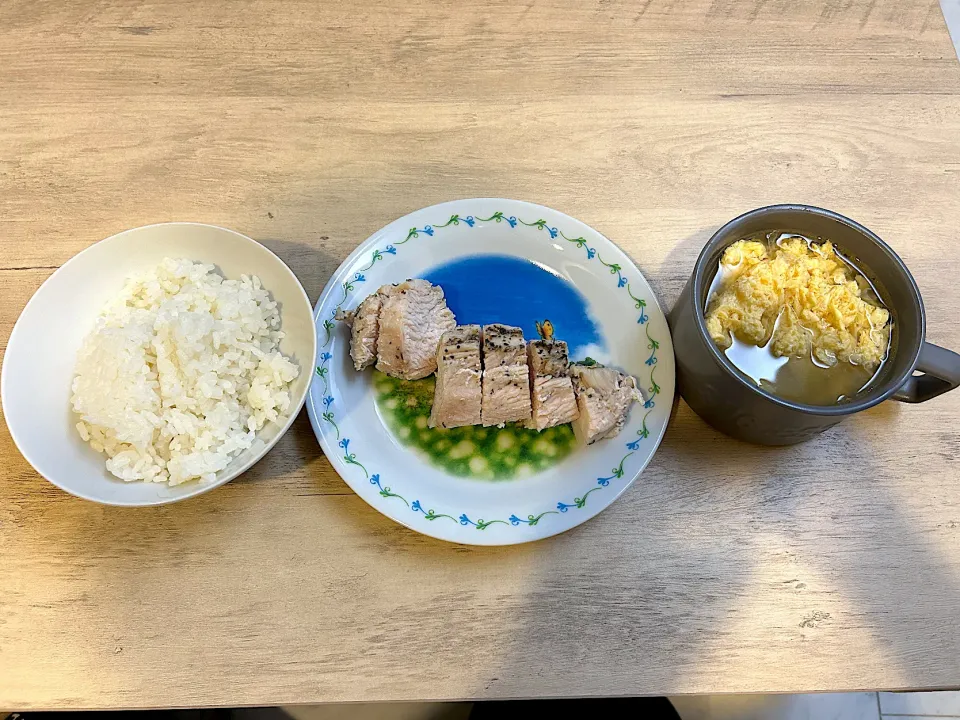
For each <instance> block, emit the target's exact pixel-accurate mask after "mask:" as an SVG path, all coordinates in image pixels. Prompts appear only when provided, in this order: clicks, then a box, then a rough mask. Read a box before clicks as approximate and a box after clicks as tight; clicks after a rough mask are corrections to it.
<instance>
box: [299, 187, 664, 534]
mask: <svg viewBox="0 0 960 720" xmlns="http://www.w3.org/2000/svg"><path fill="white" fill-rule="evenodd" d="M463 203H504V204H510V205H514V206H522V207H523V208H525V209H529V210H536V211H546V212H548V213H550V214H552V215H554V216H555V217H557V218H561V219H563V220H569V221H571V222H573V223H578V224H579V225H582V226H584V227H586V228H588V229H589V230H590V231H591V232H593V233H594V234H596V236H598V237H599V238H602V239H603V240H604V241H606V242H608V243H609V244H610V245H611V246H612V247H614V248H615V249H616V250H618V251H619V252H620V253H621V254H622V255H623V256H624V257H625V258H626V259H627V261H628V262H629V263H630V264H631V266H632V267H631V268H629V269H632V270H635V271H636V273H637V275H639V277H640V278H642V279H643V282H644V283H645V284H646V286H647V287H648V288H649V290H650V297H649V301H650V302H651V303H652V305H653V307H654V308H655V309H656V310H657V311H658V312H659V313H660V316H661V317H662V318H663V320H664V322H663V330H664V333H665V337H664V340H661V343H664V342H665V343H666V344H667V345H668V346H669V347H670V357H671V362H670V366H671V367H670V369H671V376H672V377H673V382H672V385H673V388H672V397H671V398H669V400H670V403H669V407H668V409H667V416H666V418H665V420H664V423H663V425H662V427H661V428H660V430H659V432H658V433H657V435H656V436H654V435H652V434H651V435H650V439H651V441H652V442H651V443H650V444H651V445H652V449H651V450H650V452H649V454H648V455H647V458H646V460H645V461H644V462H643V463H641V464H640V465H639V466H638V467H637V468H636V470H635V471H634V472H633V473H632V476H630V477H629V480H628V481H627V482H625V483H624V484H623V486H622V487H621V488H620V489H619V490H617V491H616V492H615V493H613V494H611V495H608V496H606V501H605V502H604V503H603V504H601V505H597V506H595V507H593V508H590V510H589V511H588V512H587V513H585V514H582V515H577V521H576V522H573V523H570V524H566V525H564V526H562V527H558V528H556V529H551V530H547V531H546V532H543V533H542V534H538V535H536V536H535V537H528V536H521V535H516V536H513V537H507V538H499V537H496V536H491V535H480V536H474V537H475V539H473V538H471V539H466V538H461V537H453V536H451V535H450V534H448V533H444V532H442V531H439V532H438V531H435V530H434V529H433V526H428V527H426V528H420V527H416V526H414V525H413V524H412V523H411V522H408V521H406V520H404V519H402V518H401V517H400V515H399V513H396V514H393V513H390V512H389V511H387V510H385V509H384V508H382V507H379V506H378V505H375V504H374V503H373V502H372V501H371V499H370V498H367V497H366V496H365V495H363V494H362V493H360V492H358V490H357V489H356V488H355V487H354V484H353V483H354V481H353V480H352V479H350V478H348V477H347V474H346V466H345V465H343V462H342V461H341V459H340V457H339V455H340V453H339V451H338V450H337V449H336V448H334V447H332V446H331V444H330V443H328V441H327V440H326V438H325V434H324V432H323V431H322V430H321V427H320V423H319V419H318V414H319V412H320V410H319V409H318V408H317V407H316V406H315V404H314V398H313V393H312V392H310V391H308V393H307V399H306V406H307V414H308V416H309V418H310V425H311V427H312V429H313V432H314V435H315V436H316V438H317V442H318V444H319V445H320V447H321V449H322V450H323V452H324V455H326V457H327V461H328V462H329V463H330V465H331V467H332V468H333V469H334V470H335V471H336V473H337V474H338V475H339V476H340V479H341V480H342V481H343V482H344V484H346V485H347V487H349V488H350V489H351V490H352V491H353V492H354V494H356V495H357V496H358V497H359V498H360V499H361V500H363V501H364V502H365V503H366V504H367V505H369V506H370V507H371V508H373V509H374V510H375V511H377V512H378V513H379V514H380V515H383V516H384V517H386V518H387V519H388V520H391V521H393V522H396V523H398V524H399V525H402V526H404V527H406V528H408V529H410V530H412V531H413V532H415V533H418V534H421V535H426V536H428V537H432V538H435V539H437V540H442V541H445V542H452V543H455V544H461V545H472V546H487V547H497V546H507V545H519V544H524V543H530V542H537V541H539V540H545V539H547V538H549V537H554V536H556V535H559V534H561V533H564V532H567V531H568V530H572V529H573V528H575V527H578V526H580V525H582V524H583V523H585V522H587V521H588V520H591V519H593V518H594V517H596V516H597V515H599V514H600V513H601V512H603V511H604V510H606V509H607V508H608V507H609V506H610V505H612V504H613V503H614V502H616V501H617V500H618V499H619V498H620V497H621V496H622V495H623V494H624V493H625V492H626V491H627V490H628V489H629V488H630V487H631V486H632V485H633V484H634V483H635V482H636V480H637V478H638V477H640V475H641V474H642V473H643V471H644V470H645V469H646V468H647V466H648V465H649V464H650V461H651V460H653V456H654V455H655V454H656V452H657V450H658V449H659V448H660V444H661V443H662V441H663V438H664V435H665V434H666V431H667V427H668V426H669V424H670V419H671V417H672V415H673V408H674V405H675V400H676V367H675V358H674V354H673V338H672V334H671V332H670V326H669V323H668V322H667V320H666V313H665V312H664V311H663V308H662V307H661V306H660V301H659V300H658V299H657V297H656V294H655V293H654V292H653V287H652V286H651V285H650V283H649V281H648V280H647V278H646V276H645V275H644V274H643V272H641V270H640V268H639V267H638V266H637V264H636V261H635V260H634V259H633V257H632V256H631V255H630V254H629V253H627V252H626V251H625V250H624V249H623V248H621V247H620V246H619V245H617V244H616V243H615V242H613V241H612V240H611V239H610V238H608V237H607V236H606V235H604V234H603V233H601V232H600V231H599V230H597V229H596V228H594V227H593V226H591V225H588V224H587V223H585V222H584V221H582V220H578V219H577V218H574V217H572V216H571V215H568V214H566V213H564V212H562V211H560V210H556V209H554V208H551V207H549V206H546V205H541V204H539V203H533V202H529V201H526V200H518V199H512V198H497V197H473V198H459V199H454V200H447V201H444V202H440V203H435V204H433V205H427V206H425V207H422V208H417V209H415V210H411V211H410V212H408V213H406V214H404V215H401V216H399V217H397V218H395V219H393V220H391V221H390V222H388V223H386V224H385V225H383V226H382V227H380V228H378V229H377V230H375V231H374V232H372V233H371V234H370V235H368V236H367V237H366V238H365V239H364V240H363V241H361V242H360V243H359V244H358V245H357V246H356V247H355V248H354V249H353V251H352V252H350V254H349V255H347V257H346V258H344V260H343V261H342V262H341V263H340V264H339V265H338V266H337V268H336V269H335V270H334V271H333V273H332V274H331V275H330V277H329V278H328V280H327V282H326V283H325V284H324V287H323V290H322V291H321V293H320V295H319V296H318V298H317V301H316V303H315V305H314V308H313V316H314V323H315V325H319V323H320V322H321V318H320V311H321V306H322V305H323V304H324V301H325V300H326V299H327V297H328V296H329V294H330V293H331V292H333V291H334V290H335V289H336V288H338V287H340V286H341V285H342V282H341V280H342V278H341V277H340V276H341V275H342V274H344V273H343V271H344V268H345V267H349V266H351V265H353V264H354V263H355V262H356V261H357V260H359V259H360V258H361V257H362V256H364V255H366V254H367V253H368V252H370V250H371V247H372V245H375V244H376V243H377V241H379V240H383V236H384V234H385V233H384V231H385V230H386V229H387V228H389V227H390V226H392V225H395V224H398V223H399V222H401V221H403V220H404V219H405V218H409V217H411V216H413V215H420V214H421V213H425V212H428V211H432V210H437V211H440V210H442V209H444V208H447V209H449V208H451V207H455V206H458V205H461V204H463ZM440 214H441V215H443V213H440ZM453 217H457V218H459V219H460V220H465V218H467V217H469V218H470V222H468V224H469V225H470V226H471V227H472V226H473V218H472V216H461V215H459V214H458V213H454V216H453ZM503 219H504V220H507V218H506V217H503ZM488 220H489V219H488ZM513 220H514V221H515V220H516V218H513ZM498 222H499V220H498ZM521 222H522V221H521ZM448 224H449V223H448ZM524 224H525V225H528V226H536V225H537V223H533V224H531V223H524ZM513 226H514V225H513V224H511V227H513ZM426 227H430V226H425V228H426ZM434 227H440V226H434ZM539 229H543V228H542V227H540V228H539ZM555 230H556V229H555V228H554V229H552V230H551V233H553V232H555ZM415 231H416V228H412V229H411V231H410V233H411V235H413V233H414V232H415ZM420 232H423V230H421V231H420ZM428 234H430V235H432V234H433V233H432V231H431V232H429V233H428ZM413 236H414V237H416V236H415V235H413ZM552 236H553V237H555V235H552ZM407 239H409V236H408V238H407ZM374 249H377V248H374ZM589 258H591V256H589V255H588V259H589ZM601 262H602V261H601ZM604 264H606V263H604ZM614 272H616V271H614ZM345 300H346V298H344V300H343V301H341V304H342V303H343V302H344V301H345ZM638 307H640V306H639V305H638ZM642 314H643V311H642V310H641V315H642ZM317 334H318V344H317V354H316V357H315V361H316V364H317V367H318V368H319V367H320V365H321V364H322V363H321V351H322V348H323V346H321V345H320V344H319V330H318V332H317ZM325 345H326V343H324V346H325ZM328 359H329V358H328ZM319 381H320V378H319V377H318V376H317V374H316V370H315V371H314V376H313V379H312V382H311V384H310V389H311V390H312V389H313V384H314V383H317V382H319ZM664 399H666V398H664ZM348 442H349V441H348ZM338 447H343V446H341V445H338ZM331 453H332V454H331ZM344 453H345V454H346V448H345V447H344ZM626 457H629V454H628V455H626V456H624V458H623V459H621V468H622V463H623V460H624V459H626ZM371 477H372V476H370V475H369V474H368V477H367V481H368V482H372V481H371V479H370V478H371ZM377 477H379V476H377ZM374 484H378V483H374ZM387 490H389V488H387ZM408 507H409V504H408ZM569 507H572V506H569ZM579 509H582V508H579ZM520 523H522V524H527V521H525V520H520ZM464 524H466V523H462V522H461V523H459V524H458V527H459V526H460V525H464ZM513 524H514V525H517V524H519V523H513ZM438 527H443V526H438Z"/></svg>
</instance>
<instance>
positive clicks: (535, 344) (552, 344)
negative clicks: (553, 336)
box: [526, 340, 580, 430]
mask: <svg viewBox="0 0 960 720" xmlns="http://www.w3.org/2000/svg"><path fill="white" fill-rule="evenodd" d="M527 364H528V365H529V368H530V388H531V398H530V400H531V417H530V419H529V420H528V421H527V422H526V426H527V427H528V428H532V429H534V430H545V429H547V428H549V427H553V426H554V425H562V424H563V423H568V422H572V421H573V420H576V419H577V418H578V417H579V416H580V410H579V409H578V407H577V398H576V396H575V395H574V392H573V381H572V380H571V379H570V375H569V372H568V370H567V366H568V365H569V360H568V356H567V344H566V343H565V342H563V341H562V340H533V341H531V342H530V343H529V344H528V345H527Z"/></svg>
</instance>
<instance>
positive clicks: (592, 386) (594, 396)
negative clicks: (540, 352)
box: [570, 365, 643, 445]
mask: <svg viewBox="0 0 960 720" xmlns="http://www.w3.org/2000/svg"><path fill="white" fill-rule="evenodd" d="M570 374H571V376H572V377H573V387H574V391H575V392H576V396H577V407H578V409H579V410H580V417H578V418H577V419H576V420H574V422H573V433H574V435H576V436H577V439H578V440H579V441H580V442H582V443H584V444H586V445H590V444H591V443H593V442H596V441H597V440H600V439H603V438H612V437H616V436H617V435H618V434H619V433H620V430H622V429H623V424H624V422H626V419H627V413H628V412H629V411H630V406H631V405H632V404H633V403H634V401H637V400H639V401H642V400H643V395H642V394H641V393H640V390H639V389H638V388H637V381H636V380H635V379H634V378H632V377H631V376H629V375H625V374H624V373H622V372H619V371H617V370H614V369H613V368H606V367H600V366H596V365H595V366H586V365H571V366H570Z"/></svg>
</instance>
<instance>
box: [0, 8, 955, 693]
mask: <svg viewBox="0 0 960 720" xmlns="http://www.w3.org/2000/svg"><path fill="white" fill-rule="evenodd" d="M473 196H499V197H516V198H521V199H526V200H531V201H535V202H539V203H544V204H547V205H550V206H552V207H555V208H557V209H559V210H562V211H564V212H566V213H569V214H571V215H573V216H575V217H578V218H580V219H582V220H584V221H585V222H587V223H589V224H591V225H592V226H594V227H595V228H597V229H598V230H600V231H601V232H603V233H604V234H606V235H607V236H608V237H610V238H612V239H613V240H614V241H615V242H617V243H619V244H620V245H621V246H622V247H624V248H625V249H626V250H627V251H628V252H629V253H630V254H631V255H632V256H633V257H634V258H635V259H636V260H637V262H638V263H639V265H640V267H641V269H642V270H643V272H644V273H645V274H646V276H647V278H648V279H649V280H650V282H651V284H652V285H653V287H654V289H655V290H656V291H657V293H658V294H659V297H660V300H661V302H662V303H663V304H664V306H665V307H669V306H670V305H671V304H672V302H673V300H674V298H675V297H676V296H677V294H678V293H679V290H680V288H681V286H682V284H683V282H684V281H685V279H686V277H687V276H688V274H689V272H690V270H691V268H692V266H693V262H694V259H695V258H696V255H697V253H698V251H699V249H700V247H701V246H702V244H703V243H704V242H705V241H706V239H707V238H708V237H709V235H710V234H711V233H712V232H713V231H714V230H715V229H716V228H717V227H718V226H719V225H721V224H722V223H723V222H725V221H726V220H728V219H729V218H731V217H733V216H734V215H736V214H739V213H740V212H742V211H745V210H748V209H750V208H753V207H757V206H760V205H764V204H768V203H774V202H804V203H812V204H817V205H822V206H825V207H828V208H831V209H833V210H837V211H839V212H841V213H844V214H846V215H848V216H851V217H853V218H855V219H857V220H859V221H860V222H862V223H864V224H866V225H867V226H868V227H870V228H872V229H874V230H875V231H876V232H878V233H879V234H880V235H881V236H882V237H883V238H884V239H886V240H887V241H888V242H889V243H890V244H891V245H892V246H893V247H894V248H895V249H896V250H897V251H898V252H899V253H900V254H901V256H902V257H903V258H904V260H905V261H906V262H907V264H908V265H909V266H910V268H911V270H912V271H913V273H914V275H915V277H916V279H917V282H918V284H919V286H920V288H921V290H922V292H923V294H924V297H925V300H926V305H927V311H928V338H929V339H930V340H932V341H934V342H938V343H941V344H944V345H946V346H950V347H953V348H954V349H957V348H960V321H958V316H957V309H958V307H960V285H958V283H957V278H958V277H960V254H958V251H960V242H958V233H960V230H958V228H960V66H958V63H957V59H956V56H955V55H954V52H953V49H952V47H951V45H950V41H949V38H948V35H947V31H946V29H945V27H944V23H943V19H942V17H941V15H940V10H939V8H938V5H937V2H936V0H810V1H808V2H798V1H797V0H752V1H750V0H742V1H741V0H687V1H679V0H640V1H639V2H623V1H620V0H599V1H596V2H594V1H590V2H587V1H582V2H580V1H576V0H569V1H566V0H549V1H548V0H526V1H525V2H508V1H506V0H504V1H502V2H496V1H490V2H487V1H481V2H471V3H466V2H464V3H458V2H452V1H447V0H380V1H376V0H363V1H362V2H357V3H347V2H333V1H330V2H306V1H297V0H276V1H275V2H267V1H260V0H238V1H236V2H233V1H230V2H228V1H227V0H205V1H197V2H185V1H180V0H170V1H169V2H141V1H138V0H88V1H80V0H60V1H59V2H38V1H37V0H2V1H0V243H2V246H0V247H2V250H0V297H2V302H0V352H2V349H3V348H5V346H6V339H7V337H8V336H9V332H10V328H11V327H12V325H13V323H14V321H15V320H16V317H17V315H18V313H19V312H20V310H21V309H22V307H23V306H24V304H25V303H26V301H27V299H28V298H29V297H30V295H31V293H33V291H34V290H36V288H37V287H38V286H39V285H40V283H41V282H43V280H44V279H45V278H46V277H47V276H48V275H49V274H50V273H51V272H52V271H53V270H54V269H55V268H56V267H57V266H59V265H60V264H62V263H63V262H65V261H66V260H67V259H68V258H70V257H71V256H72V255H74V254H75V253H76V252H78V251H79V250H81V249H83V248H85V247H87V246H89V245H90V244H91V243H93V242H95V241H97V240H99V239H101V238H103V237H106V236H108V235H111V234H113V233H115V232H117V231H120V230H122V229H125V228H129V227H134V226H137V225H143V224H147V223H152V222H157V221H164V220H197V221H204V222H210V223H216V224H219V225H225V226H228V227H231V228H235V229H237V230H239V231H241V232H244V233H246V234H249V235H251V236H253V237H255V238H257V239H259V240H261V241H262V242H264V243H265V244H266V245H267V246H268V247H270V248H271V249H272V250H274V251H275V252H277V253H278V254H279V255H280V256H281V257H282V258H283V259H284V260H286V261H287V262H288V263H289V264H290V265H291V267H293V268H294V270H295V271H296V272H297V274H298V275H299V276H300V278H301V279H302V281H303V283H304V285H305V286H306V288H307V291H308V292H309V293H310V294H311V296H312V297H314V298H315V297H316V296H317V295H318V293H319V291H320V289H321V287H322V286H323V283H324V282H325V280H326V279H327V278H328V277H329V275H330V274H331V273H332V272H333V270H334V269H335V268H336V266H337V265H338V264H339V263H340V262H341V260H342V259H343V258H345V257H346V255H347V254H348V253H349V252H350V251H351V249H352V248H353V247H355V245H356V244H357V243H358V242H359V241H361V240H362V239H364V238H365V237H366V236H367V235H369V234H370V233H372V232H373V231H375V230H376V229H378V228H379V227H381V226H382V225H384V224H386V223H387V222H389V221H390V220H393V219H394V218H396V217H399V216H401V215H403V214H405V213H407V212H409V211H411V210H414V209H416V208H419V207H422V206H425V205H429V204H432V203H436V202H440V201H443V200H449V199H454V198H458V197H473ZM958 431H960V392H957V393H953V394H950V395H945V396H943V397H940V398H937V399H936V400H933V401H931V402H929V403H927V404H925V405H920V406H911V407H907V406H902V405H897V404H894V403H892V402H888V403H885V404H883V405H881V406H879V407H877V408H875V409H873V410H871V411H868V412H865V413H862V414H861V415H859V416H857V417H855V418H853V419H851V420H849V421H847V422H845V423H844V424H843V425H841V426H839V427H837V428H836V429H834V430H832V431H830V432H828V433H827V434H825V435H824V436H822V437H821V438H820V439H818V440H816V441H813V442H810V443H808V444H806V445H803V446H799V447H792V448H787V449H765V448H758V447H750V446H747V445H743V444H739V443H737V442H734V441H731V440H729V439H726V438H724V437H722V436H720V435H718V434H717V433H716V432H714V431H713V430H712V429H710V428H709V427H707V426H706V425H705V424H704V423H703V422H701V421H700V420H699V419H698V418H697V417H695V416H694V415H693V414H692V413H691V412H690V411H689V409H688V408H686V406H684V405H683V404H682V403H681V404H680V406H679V407H678V409H677V411H676V414H675V417H674V419H673V421H672V424H671V427H670V429H669V430H668V432H667V436H666V439H665V441H664V443H663V445H662V447H661V449H660V451H659V452H658V453H657V455H656V457H655V458H654V460H653V462H652V464H651V465H650V467H649V468H648V469H647V470H646V472H645V473H644V474H643V475H642V476H641V478H640V479H639V480H638V482H637V483H636V484H635V485H634V486H633V488H631V489H630V491H628V492H627V493H626V494H625V495H624V497H623V498H622V499H621V500H620V501H618V502H617V503H616V504H614V505H613V506H612V507H611V508H610V509H609V510H607V511H606V512H604V513H603V514H602V515H601V516H599V517H598V518H596V519H595V520H593V521H591V522H589V523H587V524H586V525H583V526H581V527H580V528H577V529H576V530H573V531H571V532H568V533H566V534H564V535H562V536H559V537H556V538H553V539H550V540H546V541H543V542H539V543H535V544H532V545H529V546H523V547H513V548H507V549H483V548H467V547H459V546H454V545H449V544H444V543H441V542H438V541H434V540H431V539H429V538H426V537H421V536H419V535H416V534H414V533H412V532H411V531H408V530H406V529H404V528H402V527H400V526H398V525H396V524H395V523H393V522H391V521H389V520H387V519H385V518H384V517H381V516H380V515H379V514H377V513H376V512H375V511H374V510H372V509H371V508H369V507H368V506H367V505H365V504H364V503H363V502H362V501H361V500H359V499H358V498H357V497H356V496H355V495H354V494H353V493H352V492H350V490H349V489H348V488H347V486H346V485H344V483H343V482H342V481H341V480H340V479H339V478H338V476H337V475H336V474H335V473H334V472H333V471H332V470H331V468H330V465H329V464H328V463H327V461H326V460H325V458H324V457H323V455H322V453H321V452H320V450H319V448H318V446H317V443H316V441H315V439H314V438H313V435H312V433H311V431H310V427H309V423H308V422H307V419H306V417H305V415H304V416H303V417H300V418H299V419H298V420H297V422H296V424H295V426H294V428H293V429H292V431H291V432H290V433H289V434H288V435H287V436H286V437H285V438H284V440H283V441H282V442H281V443H280V444H279V445H278V446H277V447H276V448H275V449H274V451H273V452H272V453H271V454H270V455H269V456H268V457H267V458H266V459H265V460H264V461H262V462H261V463H260V464H259V465H257V466H256V467H255V468H254V469H253V470H251V471H250V472H248V473H247V474H246V475H244V476H243V477H241V478H240V479H238V480H236V481H234V482H232V483H230V484H229V485H227V486H225V487H223V488H221V489H219V490H217V491H215V492H212V493H209V494H207V495H204V496H202V497H199V498H196V499H193V500H190V501H187V502H184V503H180V504H176V505H173V506H168V507H160V508H151V509H123V508H108V507H99V506H97V505H94V504H91V503H88V502H84V501H81V500H77V499H75V498H72V497H70V496H68V495H66V494H64V493H62V492H60V491H59V490H57V489H56V488H54V487H53V486H51V485H49V484H48V483H46V482H45V481H44V480H43V479H42V478H40V477H39V476H38V475H37V474H36V473H35V472H34V471H33V470H32V469H31V468H30V466H29V465H27V463H26V462H25V461H24V460H23V459H22V457H21V456H20V455H19V453H18V452H17V451H16V448H15V447H14V445H13V443H12V441H11V439H10V435H9V433H8V431H7V429H6V426H5V425H3V426H0V707H9V708H17V709H27V708H94V707H96V708H120V707H124V708H129V707H162V706H201V705H241V704H274V703H306V702H317V701H334V700H336V701H344V700H387V699H394V700H397V699H405V700H406V699H447V698H508V697H545V696H595V695H628V694H648V693H689V692H711V693H715V692H746V691H791V692H797V691H812V690H848V689H862V688H871V689H872V688H908V687H909V688H933V687H945V686H956V685H958V684H960V463H958V459H957V455H958V453H960V432H958Z"/></svg>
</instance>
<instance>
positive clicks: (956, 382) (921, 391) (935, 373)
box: [893, 342, 960, 403]
mask: <svg viewBox="0 0 960 720" xmlns="http://www.w3.org/2000/svg"><path fill="white" fill-rule="evenodd" d="M916 369H917V370H919V371H920V372H922V373H923V375H913V376H912V377H908V378H907V381H906V382H905V383H904V384H903V385H901V386H900V389H899V390H897V392H895V393H894V394H893V399H894V400H900V401H901V402H908V403H922V402H926V401H927V400H929V399H930V398H935V397H936V396H937V395H942V394H943V393H945V392H947V391H948V390H953V389H954V388H955V387H957V386H960V355H957V353H955V352H953V351H952V350H947V349H946V348H942V347H940V346H939V345H934V344H933V343H928V342H924V343H923V345H922V346H921V347H920V357H919V358H918V359H917V368H916Z"/></svg>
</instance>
